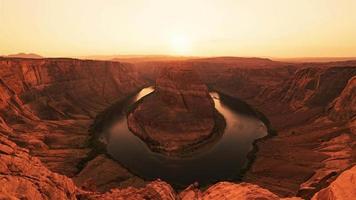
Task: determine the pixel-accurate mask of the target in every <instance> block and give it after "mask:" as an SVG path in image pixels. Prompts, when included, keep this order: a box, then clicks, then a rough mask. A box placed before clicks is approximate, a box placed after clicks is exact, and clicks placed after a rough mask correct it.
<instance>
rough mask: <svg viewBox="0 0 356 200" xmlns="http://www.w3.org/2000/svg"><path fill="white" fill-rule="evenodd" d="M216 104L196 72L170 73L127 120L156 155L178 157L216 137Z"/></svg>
mask: <svg viewBox="0 0 356 200" xmlns="http://www.w3.org/2000/svg"><path fill="white" fill-rule="evenodd" d="M217 118H218V114H217V111H216V110H215V108H214V102H213V100H212V98H211V97H210V95H209V91H208V88H207V86H206V85H204V84H203V83H202V82H201V81H200V80H199V78H198V76H197V74H195V72H194V71H193V70H187V69H177V68H175V69H167V70H165V71H163V72H162V73H161V76H160V77H159V78H158V79H157V81H156V89H155V92H154V93H153V94H151V95H149V96H147V97H145V98H143V100H142V102H139V103H138V105H137V107H136V108H134V110H133V111H132V112H131V113H130V114H129V116H128V125H129V128H130V129H131V130H132V131H133V132H134V133H135V134H136V135H137V136H139V137H140V138H141V139H143V140H144V141H146V142H147V143H148V144H149V146H150V148H151V149H152V150H154V151H158V152H163V153H166V154H171V155H172V154H177V153H180V152H182V151H184V150H185V149H186V148H192V146H195V145H197V144H200V143H203V142H204V141H205V140H207V139H208V138H209V137H212V135H213V134H214V133H216V130H214V128H216V126H217V124H216V123H217Z"/></svg>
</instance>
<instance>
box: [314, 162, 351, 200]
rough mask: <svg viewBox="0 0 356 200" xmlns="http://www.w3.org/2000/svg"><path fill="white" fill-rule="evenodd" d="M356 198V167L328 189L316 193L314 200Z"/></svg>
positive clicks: (338, 178) (344, 173) (341, 176)
mask: <svg viewBox="0 0 356 200" xmlns="http://www.w3.org/2000/svg"><path fill="white" fill-rule="evenodd" d="M355 198H356V166H354V167H353V168H351V169H349V170H347V171H345V172H343V173H342V174H341V175H340V176H339V177H337V179H336V180H335V181H334V182H332V183H331V184H330V185H329V186H328V187H327V188H325V189H322V190H320V191H319V192H318V193H316V194H315V195H314V196H313V198H312V200H325V199H328V200H329V199H330V200H345V199H355Z"/></svg>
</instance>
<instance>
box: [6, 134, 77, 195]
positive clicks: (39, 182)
mask: <svg viewBox="0 0 356 200" xmlns="http://www.w3.org/2000/svg"><path fill="white" fill-rule="evenodd" d="M77 192H78V189H77V187H76V186H75V184H74V183H73V181H72V180H71V179H69V178H68V177H66V176H63V175H59V174H56V173H53V172H51V171H50V170H48V169H47V168H46V167H45V166H44V165H43V164H42V163H41V161H40V160H39V159H37V158H34V157H32V156H30V155H29V154H28V150H26V149H23V148H20V147H18V146H17V145H16V144H15V143H13V142H11V141H10V140H8V138H7V137H6V136H4V135H2V134H1V133H0V199H58V200H59V199H76V194H77Z"/></svg>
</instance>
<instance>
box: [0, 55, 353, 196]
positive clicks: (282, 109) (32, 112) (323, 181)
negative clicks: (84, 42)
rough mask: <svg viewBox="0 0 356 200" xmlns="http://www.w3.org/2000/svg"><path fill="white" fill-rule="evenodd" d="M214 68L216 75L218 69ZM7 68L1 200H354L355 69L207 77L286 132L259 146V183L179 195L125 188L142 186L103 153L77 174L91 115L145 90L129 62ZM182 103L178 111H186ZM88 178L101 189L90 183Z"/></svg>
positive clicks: (230, 72)
mask: <svg viewBox="0 0 356 200" xmlns="http://www.w3.org/2000/svg"><path fill="white" fill-rule="evenodd" d="M208 62H210V61H204V62H202V63H197V64H195V63H194V62H192V63H191V65H192V66H195V67H196V66H198V67H199V66H202V65H205V64H204V63H208ZM207 65H209V66H211V68H214V69H216V67H217V66H219V65H220V64H219V63H214V64H209V63H208V64H207ZM336 65H338V66H336ZM340 65H341V66H344V68H340ZM0 66H1V67H0V111H1V112H0V199H16V198H17V199H21V198H25V197H26V198H27V199H76V198H82V199H129V198H132V199H145V198H146V199H147V198H148V197H150V198H152V199H179V198H184V199H204V198H206V199H209V198H212V197H214V198H215V197H217V198H218V197H226V196H228V197H229V198H230V199H235V198H236V199H244V198H246V199H256V197H258V198H262V199H276V198H277V199H278V197H277V195H279V196H295V195H299V196H303V197H306V198H309V197H312V196H313V194H314V193H315V192H317V191H319V190H320V189H321V188H324V187H326V188H325V189H322V190H321V191H320V192H319V193H317V194H316V195H314V197H313V198H314V199H320V200H321V199H352V198H353V197H354V196H355V194H354V188H355V187H356V185H355V181H354V180H353V179H352V178H353V177H354V176H355V175H354V173H353V171H355V170H354V169H355V167H353V168H352V169H350V170H347V169H348V168H350V166H354V165H355V158H356V156H355V155H356V154H355V149H356V142H355V141H356V139H355V138H356V131H355V130H356V118H355V117H354V116H355V112H354V109H353V107H354V101H353V99H354V96H355V90H354V85H355V83H354V78H352V77H353V76H355V69H356V67H355V66H356V65H355V63H354V62H347V63H341V64H340V63H333V64H332V66H323V67H321V68H318V69H313V68H314V67H315V66H308V65H303V67H304V68H303V69H298V70H297V69H296V68H294V67H291V68H270V69H267V68H264V69H259V68H256V69H239V68H238V67H235V66H234V63H232V64H231V66H228V67H225V68H224V71H222V72H221V73H217V72H219V70H217V71H212V70H210V72H211V73H210V75H214V74H219V83H217V82H214V80H213V79H212V78H213V76H204V77H203V79H204V82H209V84H211V85H213V86H214V87H215V88H216V89H219V90H221V91H223V92H224V93H227V94H229V95H231V96H235V97H240V98H241V99H243V100H245V101H246V102H248V103H250V104H251V105H253V106H255V107H256V108H258V109H259V110H260V111H262V112H263V113H264V114H266V115H267V117H268V118H269V119H270V121H271V123H272V126H273V127H277V130H278V135H277V136H276V137H274V138H272V139H269V140H264V141H259V142H258V143H257V145H258V147H259V151H258V153H257V157H256V161H255V163H254V164H253V166H252V167H251V169H250V170H249V172H248V173H247V174H246V176H245V177H244V181H248V182H250V183H251V184H234V183H226V182H223V183H218V184H216V185H214V186H211V187H210V188H208V189H207V190H206V191H200V190H199V189H198V188H196V187H190V188H188V189H186V190H185V191H184V192H182V193H179V194H177V193H175V191H173V190H172V188H171V187H170V186H169V184H167V183H164V182H162V181H155V182H152V183H150V184H148V185H145V186H144V187H141V188H134V187H127V188H126V186H132V185H136V182H135V181H134V180H135V178H133V177H134V176H133V175H132V174H130V173H129V172H128V171H126V170H124V169H123V168H122V167H121V166H118V164H117V163H116V162H113V161H112V160H110V159H109V158H107V157H105V156H97V157H95V158H94V159H93V160H91V161H90V162H88V163H87V164H86V165H85V167H84V170H83V171H82V172H81V173H80V174H78V172H79V168H78V167H77V166H78V164H79V163H80V161H82V160H83V158H86V157H87V156H88V154H89V152H90V151H91V148H90V147H89V146H88V141H89V138H90V135H89V134H88V131H87V129H88V128H89V126H90V124H91V123H92V119H93V117H94V116H95V115H96V114H97V113H98V112H100V111H101V110H103V109H104V108H106V107H107V106H109V105H111V104H112V103H113V102H114V101H116V100H118V99H120V98H122V97H125V96H126V95H127V94H130V93H131V92H134V91H136V90H137V89H139V88H141V87H142V86H143V85H144V82H143V81H141V80H142V79H140V77H139V76H138V75H137V73H135V72H134V71H133V70H132V68H131V67H130V65H126V64H120V63H112V62H97V61H80V60H73V59H38V60H31V59H9V58H1V59H0ZM278 66H279V67H280V65H278ZM345 66H346V67H345ZM350 66H351V67H350ZM339 68H340V69H339ZM204 70H205V69H204V67H201V71H200V72H203V71H204ZM339 70H340V71H339ZM208 71H209V70H208ZM295 71H297V72H296V73H294V72H295ZM334 72H335V73H334ZM333 74H336V75H335V76H333ZM347 77H348V78H347ZM340 79H342V80H341V81H340ZM224 80H225V82H223V81H224ZM229 83H233V84H229ZM315 83H317V84H315ZM163 85H164V84H163ZM229 85H234V86H231V87H230V86H229ZM241 85H243V86H241ZM165 87H166V86H164V87H163V89H164V88H165ZM167 88H170V87H167ZM169 91H171V90H169ZM168 94H169V95H168V96H170V95H171V93H168ZM172 95H176V93H173V94H172ZM326 100H327V101H326ZM168 102H169V101H168ZM181 102H182V101H179V102H177V103H176V104H177V106H176V107H174V109H177V110H183V109H182V108H184V106H182V105H183V104H182V103H181ZM173 105H175V104H173ZM316 107H318V109H315V108H316ZM15 143H17V144H18V145H19V146H21V147H19V146H18V145H16V144H15ZM22 147H25V148H26V149H25V148H22ZM36 157H37V158H36ZM38 158H39V159H38ZM103 168H110V170H109V171H107V173H104V175H105V177H106V178H105V179H101V178H99V177H95V175H97V174H99V173H100V171H101V170H102V169H103ZM344 170H346V172H345V173H342V175H341V176H339V177H338V178H337V179H336V181H334V182H333V180H334V179H335V178H336V177H337V176H338V175H339V173H341V172H343V171H344ZM52 171H55V172H58V173H61V174H66V175H68V176H74V175H77V176H76V178H78V180H77V181H78V184H79V185H81V186H82V184H83V185H85V184H84V183H85V182H86V183H89V185H86V186H88V187H87V188H88V190H91V189H92V188H90V187H91V186H92V185H94V189H92V190H95V191H98V190H107V189H109V188H114V187H125V188H121V189H114V190H112V191H110V192H107V193H100V192H93V191H88V190H82V189H78V187H77V186H75V185H74V183H73V181H72V180H71V179H70V178H68V177H67V176H63V175H59V174H56V173H54V172H52ZM113 173H117V174H115V176H114V175H112V174H113ZM120 179H122V180H123V181H121V180H120ZM90 180H93V181H94V182H95V183H94V184H92V185H90V182H91V181H90ZM131 181H132V182H131ZM330 183H331V184H330ZM111 184H112V185H111ZM142 184H145V183H142ZM253 184H256V185H259V186H256V185H253ZM329 184H330V185H329ZM328 185H329V187H327V186H328ZM260 187H263V188H266V189H268V190H269V191H271V192H269V191H268V190H266V189H262V188H260ZM272 192H273V193H274V194H273V193H272Z"/></svg>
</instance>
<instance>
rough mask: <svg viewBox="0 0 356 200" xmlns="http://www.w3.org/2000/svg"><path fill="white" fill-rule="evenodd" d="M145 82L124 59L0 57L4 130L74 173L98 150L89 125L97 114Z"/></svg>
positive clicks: (0, 125)
mask: <svg viewBox="0 0 356 200" xmlns="http://www.w3.org/2000/svg"><path fill="white" fill-rule="evenodd" d="M144 84H145V81H144V80H143V79H142V78H140V76H139V74H138V73H137V72H135V71H133V70H132V66H131V65H129V64H122V63H118V62H99V61H89V60H86V61H84V60H75V59H20V58H0V132H2V133H4V134H5V135H6V136H7V137H8V138H9V139H10V140H11V141H13V142H15V143H17V144H18V145H19V146H21V147H24V148H26V149H28V150H29V153H30V154H31V155H32V156H36V157H37V158H39V159H40V160H41V161H42V162H43V163H44V164H45V166H46V167H48V168H49V169H50V170H52V171H55V172H58V173H60V174H64V175H67V176H70V177H72V176H74V175H76V174H77V173H78V172H79V171H80V170H81V166H83V165H85V163H83V160H84V159H85V160H87V158H88V156H89V155H90V152H91V151H92V148H93V147H92V146H90V141H91V137H92V136H91V135H90V134H89V132H88V129H89V127H90V125H91V123H92V122H93V119H94V118H95V117H96V115H97V114H98V113H99V112H101V111H102V110H104V109H105V108H106V107H108V106H110V105H111V104H113V103H114V102H115V101H120V99H124V98H126V96H127V95H129V94H131V93H133V92H135V91H137V90H138V89H140V88H141V87H143V86H144ZM116 165H118V164H117V163H116ZM117 167H119V168H120V166H117ZM113 168H114V169H115V168H116V167H115V166H113ZM81 175H83V173H81ZM122 175H123V174H122ZM118 176H120V175H118ZM123 177H127V176H123ZM121 181H125V179H123V180H121ZM118 182H120V181H118ZM112 187H114V184H113V183H112Z"/></svg>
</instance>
